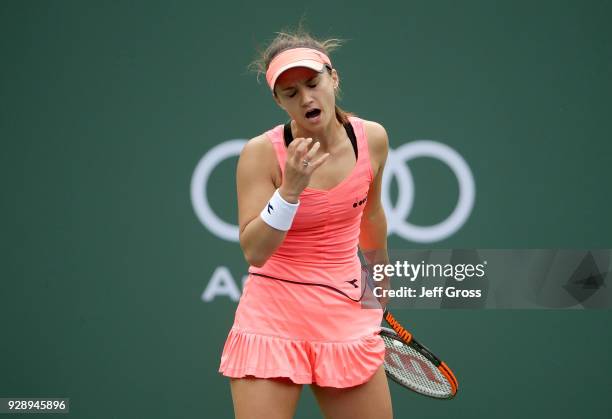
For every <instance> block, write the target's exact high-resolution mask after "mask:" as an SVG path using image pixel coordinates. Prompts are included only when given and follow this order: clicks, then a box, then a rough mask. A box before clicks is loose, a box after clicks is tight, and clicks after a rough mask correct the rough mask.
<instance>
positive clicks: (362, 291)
mask: <svg viewBox="0 0 612 419" xmlns="http://www.w3.org/2000/svg"><path fill="white" fill-rule="evenodd" d="M249 275H255V276H261V277H264V278H269V279H274V280H276V281H283V282H289V283H291V284H298V285H313V286H317V287H324V288H329V289H330V290H332V291H335V292H337V293H339V294H342V295H343V296H345V297H346V298H348V299H349V300H351V301H361V299H362V298H363V295H364V294H365V289H366V284H361V286H362V290H361V296H359V299H357V300H356V299H354V298H352V297H351V296H349V295H348V294H347V293H345V292H344V291H342V290H339V289H338V288H336V287H332V286H331V285H328V284H319V283H316V282H300V281H292V280H289V279H282V278H277V277H274V276H270V275H264V274H258V273H254V272H249ZM347 282H351V281H347Z"/></svg>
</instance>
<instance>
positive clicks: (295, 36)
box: [249, 22, 354, 124]
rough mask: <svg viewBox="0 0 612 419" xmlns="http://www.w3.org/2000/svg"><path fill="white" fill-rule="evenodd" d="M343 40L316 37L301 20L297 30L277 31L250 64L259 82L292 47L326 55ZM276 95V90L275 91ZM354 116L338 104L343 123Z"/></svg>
mask: <svg viewBox="0 0 612 419" xmlns="http://www.w3.org/2000/svg"><path fill="white" fill-rule="evenodd" d="M342 42H343V40H341V39H337V38H329V39H325V40H318V39H315V38H314V37H313V36H312V35H310V33H309V32H308V31H307V30H306V29H305V28H304V27H303V24H302V23H301V22H300V24H299V25H298V27H297V29H295V30H293V31H292V30H283V31H281V32H276V37H275V38H274V39H273V40H272V41H271V42H270V44H269V45H268V46H267V47H266V48H265V49H263V50H261V49H260V50H258V52H257V54H258V57H257V58H256V59H255V60H253V61H252V62H251V63H250V64H249V69H251V70H253V71H256V72H257V81H258V82H259V76H260V74H264V75H265V74H266V71H267V70H268V66H269V65H270V62H271V61H272V60H273V59H274V57H276V55H278V54H279V53H281V52H283V51H285V50H288V49H291V48H312V49H316V50H319V51H321V52H323V53H324V54H325V55H327V56H329V54H330V53H331V52H332V51H334V50H336V49H337V48H339V47H340V46H341V45H342ZM325 67H326V68H327V73H328V74H330V75H331V72H332V69H331V67H329V66H327V65H326V66H325ZM273 93H274V95H276V92H273ZM339 98H340V87H339V86H338V89H337V90H336V99H339ZM349 116H354V114H353V113H351V112H347V111H345V110H343V109H342V108H340V107H339V106H338V105H336V119H337V120H338V121H339V122H340V123H341V124H346V123H348V117H349Z"/></svg>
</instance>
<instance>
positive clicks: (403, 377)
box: [381, 334, 454, 398]
mask: <svg viewBox="0 0 612 419" xmlns="http://www.w3.org/2000/svg"><path fill="white" fill-rule="evenodd" d="M381 337H382V338H383V341H384V342H385V347H386V353H385V370H386V372H387V374H389V375H390V376H391V378H393V379H394V380H396V381H397V382H398V383H400V384H402V385H404V386H406V387H408V388H410V389H412V390H414V391H417V392H419V393H422V394H425V395H427V396H431V397H436V398H448V397H452V395H453V394H454V391H453V389H452V386H451V384H450V383H449V381H448V379H447V378H446V377H445V376H444V375H443V374H442V373H441V372H440V370H438V368H437V367H436V366H435V365H434V364H432V363H431V361H429V360H428V359H427V358H425V357H424V356H423V355H421V354H420V353H419V352H417V351H416V350H415V349H413V348H412V347H411V346H409V345H406V344H404V343H403V342H401V341H399V340H397V339H395V338H392V337H389V336H385V335H383V334H381Z"/></svg>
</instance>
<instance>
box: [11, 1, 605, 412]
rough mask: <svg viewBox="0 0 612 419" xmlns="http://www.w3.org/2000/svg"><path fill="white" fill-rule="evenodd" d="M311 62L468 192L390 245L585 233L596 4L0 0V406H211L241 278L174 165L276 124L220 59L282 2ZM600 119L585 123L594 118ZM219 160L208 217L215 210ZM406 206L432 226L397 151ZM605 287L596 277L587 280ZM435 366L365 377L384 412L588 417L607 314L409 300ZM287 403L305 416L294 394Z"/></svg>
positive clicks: (436, 187) (261, 89)
mask: <svg viewBox="0 0 612 419" xmlns="http://www.w3.org/2000/svg"><path fill="white" fill-rule="evenodd" d="M304 14H305V15H306V19H307V24H308V26H309V27H310V28H311V30H312V31H313V32H314V33H315V34H316V35H319V36H322V37H326V36H339V37H342V38H345V39H349V41H348V42H347V43H346V45H345V46H344V47H343V48H342V49H340V50H339V51H338V52H337V53H335V54H334V55H333V56H332V60H333V62H334V64H335V65H336V67H337V68H338V71H339V73H340V76H341V83H342V89H343V92H344V94H343V99H342V102H341V104H342V105H343V107H345V108H346V109H348V110H351V111H353V112H356V113H357V114H358V115H360V116H361V117H363V118H365V119H370V120H374V121H378V122H380V123H382V124H383V125H384V126H385V127H386V129H387V132H388V133H389V137H390V142H391V146H392V147H394V148H397V147H399V146H400V145H401V144H404V143H406V142H410V141H414V140H416V139H433V140H436V141H440V142H443V143H445V144H448V145H450V146H451V147H453V148H454V149H455V150H457V151H458V152H459V153H460V154H461V155H462V156H463V157H464V158H465V159H466V161H467V162H468V163H469V165H470V167H471V169H472V172H473V173H474V176H475V180H476V201H475V205H474V208H473V211H472V213H471V216H470V218H469V219H468V221H467V223H466V224H465V225H464V226H463V227H462V228H461V229H460V230H459V231H458V232H457V233H456V234H454V235H452V236H451V237H449V238H448V239H446V240H443V241H440V242H436V243H432V244H422V243H413V242H409V241H405V240H403V239H401V238H400V237H398V236H395V235H392V236H390V237H389V247H390V248H414V247H427V246H429V247H437V248H610V247H612V242H611V240H610V232H611V231H612V219H611V217H610V210H611V204H612V200H611V199H610V196H609V189H610V186H609V183H610V180H611V178H612V176H611V172H610V163H611V162H612V157H611V155H612V145H611V142H610V141H611V140H612V138H611V135H610V133H611V123H610V114H611V111H612V106H611V105H612V104H611V102H612V99H611V98H612V82H611V78H610V74H611V73H612V53H611V49H610V41H611V40H612V26H611V25H610V24H609V21H610V18H611V17H612V6H611V5H610V3H609V2H605V1H580V2H579V1H536V2H533V1H503V2H491V1H465V2H456V1H431V2H426V1H422V2H413V1H408V2H363V1H350V2H340V1H339V2H329V1H325V2H321V1H312V2H307V3H305V4H304V5H300V6H296V5H294V4H291V3H288V2H276V3H274V2H260V3H254V2H243V3H236V2H217V3H205V2H203V1H199V2H197V1H191V2H188V1H181V2H176V3H175V2H169V1H168V2H153V1H138V2H137V1H130V2H111V1H99V2H90V1H88V2H84V1H3V2H1V3H0V53H1V54H0V63H1V65H0V74H1V77H0V139H1V141H2V152H1V153H0V170H1V173H0V179H1V182H2V200H1V205H0V211H1V216H2V230H1V234H0V237H1V240H0V246H2V247H1V249H0V250H1V255H2V261H1V264H0V331H1V333H0V397H9V396H31V397H33V396H55V397H69V398H70V399H71V413H70V416H71V417H79V418H140V417H147V418H187V417H189V418H195V417H211V418H212V417H214V418H226V417H232V405H231V398H230V393H229V385H228V382H227V379H225V378H224V377H221V376H220V375H219V374H218V373H217V368H218V365H219V357H220V353H221V349H222V346H223V343H224V340H225V337H226V335H227V332H228V330H229V327H230V325H231V323H232V320H233V313H234V310H235V307H236V303H235V302H234V301H232V300H231V299H229V298H226V297H218V298H215V299H214V300H213V301H211V302H204V301H203V300H202V299H201V295H202V293H203V292H204V289H205V288H206V286H207V284H208V282H209V280H210V278H211V276H212V275H213V272H214V271H215V270H216V269H217V268H218V267H220V266H225V267H228V268H229V271H230V272H231V275H232V277H233V278H234V279H235V280H236V281H239V280H240V278H241V277H242V276H243V275H244V274H245V272H246V268H247V265H246V263H245V262H244V260H243V258H242V255H241V252H240V248H239V246H238V244H237V243H235V242H229V241H225V240H221V239H219V238H218V237H216V236H215V235H213V234H212V233H211V232H209V231H208V230H207V229H206V228H205V227H204V226H203V225H202V223H200V221H199V220H198V218H197V217H196V215H195V213H194V209H193V206H192V203H191V198H190V182H191V177H192V174H193V171H194V169H195V167H196V164H197V163H198V161H199V160H200V158H202V156H203V155H204V154H205V153H206V152H207V151H208V150H210V149H211V148H212V147H214V146H215V145H217V144H219V143H221V142H224V141H227V140H230V139H245V138H251V137H253V136H255V135H258V134H260V133H261V132H263V131H265V130H267V129H269V128H271V127H273V126H274V125H277V124H279V123H282V122H283V121H285V117H286V115H285V114H284V113H283V112H282V111H281V110H280V109H279V108H278V107H277V106H276V105H275V104H274V102H273V101H272V99H271V97H270V96H269V92H268V91H267V89H266V86H265V83H261V84H257V82H256V79H255V75H254V74H252V73H248V72H247V71H246V65H247V64H248V63H249V61H250V60H251V59H252V58H254V53H255V48H256V46H257V45H259V44H261V43H263V42H265V41H266V40H268V39H270V38H271V37H273V35H274V32H275V31H278V30H280V29H281V28H282V27H283V26H285V25H287V24H291V25H294V24H295V23H297V21H298V20H299V18H300V17H301V16H302V15H304ZM606 115H607V117H606ZM235 163H236V159H235V158H233V159H228V160H226V161H224V162H223V164H221V165H219V166H218V168H217V170H215V171H214V173H213V175H212V177H211V180H210V183H209V188H208V192H207V194H208V196H209V197H210V199H211V200H212V201H213V202H212V205H213V209H214V210H215V212H216V213H217V214H220V215H221V216H222V217H223V219H225V220H226V221H227V222H232V223H235V220H236V202H235V196H234V195H235V186H234V185H235V181H234V170H235ZM410 168H411V170H412V173H413V175H414V177H415V183H416V187H415V188H416V189H415V191H416V195H415V206H414V209H413V211H412V213H411V214H410V216H409V220H410V221H411V222H413V223H417V224H422V225H428V224H433V223H436V222H439V221H440V220H442V219H444V218H445V217H446V216H447V215H448V213H449V212H450V211H451V210H452V208H453V206H454V204H455V202H456V200H457V184H456V181H455V178H454V177H453V176H452V173H451V172H450V170H449V169H448V168H447V167H446V166H444V165H443V164H441V163H440V162H437V161H435V160H432V159H416V160H414V161H412V162H410ZM608 286H609V285H608ZM399 316H400V317H401V318H403V319H404V320H405V322H406V323H407V324H409V325H410V326H411V327H412V329H413V330H414V332H415V334H416V335H417V336H420V337H421V338H422V340H423V341H424V342H427V344H428V346H430V347H432V348H436V349H437V351H438V352H439V353H440V355H441V356H442V357H443V358H445V359H446V361H447V362H448V363H449V365H451V367H453V369H454V370H455V372H456V373H457V375H458V377H459V378H460V382H461V394H460V395H459V397H458V398H457V399H455V400H454V401H451V402H437V401H433V400H430V399H426V398H422V397H420V396H418V395H415V394H412V393H409V392H407V391H404V390H401V389H400V388H398V387H397V386H395V385H394V384H391V390H392V396H393V402H394V410H395V415H396V417H397V418H402V417H420V418H442V417H450V416H451V415H452V416H454V417H459V418H468V417H469V418H481V417H482V418H485V417H497V418H516V417H521V416H523V417H534V418H535V417H546V418H548V417H550V418H552V417H555V418H573V417H600V416H601V417H608V416H610V413H611V408H610V404H609V395H610V391H611V390H612V384H610V383H611V381H610V380H609V378H608V377H607V375H608V372H609V371H610V370H611V369H612V361H611V360H610V349H611V343H612V328H611V327H610V320H612V317H611V316H610V312H609V311H607V310H600V311H595V310H593V311H587V310H565V311H559V310H541V311H528V310H523V311H519V310H507V311H505V310H420V311H419V310H415V311H402V312H401V313H399ZM296 417H297V418H312V417H320V414H319V413H318V409H317V407H316V404H315V402H314V399H313V397H312V394H311V392H310V390H309V389H308V388H305V389H304V393H303V397H302V400H301V402H300V405H299V408H298V413H297V415H296Z"/></svg>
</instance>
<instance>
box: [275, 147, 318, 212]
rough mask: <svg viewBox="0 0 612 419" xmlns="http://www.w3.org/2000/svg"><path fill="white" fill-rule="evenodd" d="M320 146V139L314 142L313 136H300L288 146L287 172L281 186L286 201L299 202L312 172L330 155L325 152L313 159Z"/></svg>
mask: <svg viewBox="0 0 612 419" xmlns="http://www.w3.org/2000/svg"><path fill="white" fill-rule="evenodd" d="M320 146H321V144H320V143H319V142H318V141H316V142H314V143H313V140H312V138H302V137H299V138H296V139H294V140H293V141H292V142H291V144H289V147H287V161H286V162H285V173H284V176H283V182H282V184H281V187H280V188H279V193H280V195H281V197H282V198H283V199H284V200H285V201H287V202H290V203H293V204H295V203H297V202H298V200H299V196H300V194H301V193H302V191H303V190H304V189H305V188H306V187H307V186H308V183H309V182H310V176H312V173H313V172H314V171H315V170H317V169H318V168H319V167H320V166H321V165H322V164H323V163H324V162H325V160H327V158H328V157H329V153H325V154H323V155H322V156H321V157H319V158H318V159H316V160H314V161H313V159H314V156H315V155H316V154H317V150H318V149H319V147H320ZM304 160H306V161H308V162H309V164H308V165H307V166H305V165H304Z"/></svg>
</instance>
